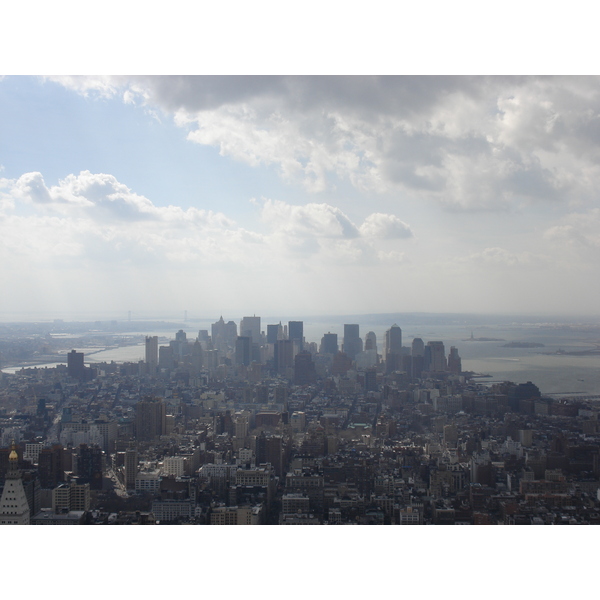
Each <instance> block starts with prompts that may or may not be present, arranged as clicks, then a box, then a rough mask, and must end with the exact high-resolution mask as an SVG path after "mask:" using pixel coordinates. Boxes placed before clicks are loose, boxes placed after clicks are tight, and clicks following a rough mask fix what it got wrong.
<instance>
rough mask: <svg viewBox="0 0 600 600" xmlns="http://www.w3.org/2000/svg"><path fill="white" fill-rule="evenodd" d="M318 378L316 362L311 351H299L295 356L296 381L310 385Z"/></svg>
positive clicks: (298, 383) (299, 383) (296, 382)
mask: <svg viewBox="0 0 600 600" xmlns="http://www.w3.org/2000/svg"><path fill="white" fill-rule="evenodd" d="M316 380H317V371H316V369H315V363H314V362H313V359H312V354H311V353H310V352H298V354H296V356H295V358H294V383H295V384H296V385H308V384H311V383H315V382H316Z"/></svg>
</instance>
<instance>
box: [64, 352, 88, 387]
mask: <svg viewBox="0 0 600 600" xmlns="http://www.w3.org/2000/svg"><path fill="white" fill-rule="evenodd" d="M67 373H68V375H69V377H72V378H73V379H78V380H79V381H83V380H84V379H85V366H84V364H83V352H76V351H75V350H71V352H69V353H68V354H67Z"/></svg>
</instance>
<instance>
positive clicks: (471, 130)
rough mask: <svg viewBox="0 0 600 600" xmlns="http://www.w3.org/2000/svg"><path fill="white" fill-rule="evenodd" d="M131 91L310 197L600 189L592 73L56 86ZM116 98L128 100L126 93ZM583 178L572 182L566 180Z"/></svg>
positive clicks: (457, 197) (473, 201) (514, 195)
mask: <svg viewBox="0 0 600 600" xmlns="http://www.w3.org/2000/svg"><path fill="white" fill-rule="evenodd" d="M58 81H60V83H62V84H63V85H66V86H67V87H70V88H71V89H74V90H76V91H78V92H79V93H84V94H89V93H90V92H91V91H95V92H96V93H98V94H100V95H103V96H106V95H111V94H112V95H115V96H116V95H117V94H127V95H126V100H127V101H128V102H131V101H133V98H134V97H135V98H137V99H139V101H140V102H142V103H145V105H146V106H147V107H152V106H156V107H160V108H161V109H162V110H163V111H166V112H168V113H170V114H172V115H174V116H175V118H176V122H177V123H179V124H181V125H185V126H186V127H188V128H189V127H191V128H192V130H191V131H190V133H189V139H190V140H192V141H195V142H196V143H199V144H204V145H211V146H215V147H217V148H219V151H220V152H221V154H223V155H224V156H230V157H232V158H234V159H236V160H241V161H244V162H247V163H248V164H250V165H253V166H257V165H260V164H266V165H278V166H279V168H280V171H281V175H282V177H283V178H284V179H285V180H286V181H299V182H302V183H303V184H304V185H305V186H306V188H307V189H308V190H309V191H311V192H318V191H323V190H325V189H327V188H328V187H330V186H331V181H330V175H335V176H337V177H341V178H345V179H347V180H348V181H349V182H350V183H351V184H352V185H354V186H355V187H356V188H358V189H360V190H363V191H370V192H373V191H374V192H384V191H386V190H387V191H390V190H398V189H400V190H404V191H405V192H407V193H410V194H411V195H413V196H415V197H421V198H424V199H428V200H430V201H436V202H440V203H442V204H443V205H445V206H448V207H451V208H454V209H460V210H465V209H468V210H471V209H477V210H480V209H485V210H495V209H501V210H505V209H506V208H507V207H509V206H511V205H513V204H515V203H516V204H520V203H523V202H527V203H530V202H546V201H548V200H551V201H568V202H573V203H576V202H582V201H584V202H587V201H589V200H590V199H591V198H593V197H594V194H595V190H596V189H597V188H598V186H599V185H600V168H599V167H597V165H598V162H599V161H598V159H599V158H600V150H599V148H600V144H598V142H599V141H600V85H599V80H598V78H595V77H566V78H565V77H543V78H532V77H383V78H380V77H177V76H169V77H147V76H145V77H130V78H125V77H118V78H106V77H100V78H92V79H82V78H61V79H59V80H58ZM124 97H125V96H124ZM575 172H579V173H580V174H581V176H578V177H574V176H573V173H575Z"/></svg>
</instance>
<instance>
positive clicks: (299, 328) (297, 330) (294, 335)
mask: <svg viewBox="0 0 600 600" xmlns="http://www.w3.org/2000/svg"><path fill="white" fill-rule="evenodd" d="M288 337H289V339H290V340H292V341H293V342H295V343H296V345H297V347H298V350H302V347H303V346H302V344H303V340H304V321H289V324H288Z"/></svg>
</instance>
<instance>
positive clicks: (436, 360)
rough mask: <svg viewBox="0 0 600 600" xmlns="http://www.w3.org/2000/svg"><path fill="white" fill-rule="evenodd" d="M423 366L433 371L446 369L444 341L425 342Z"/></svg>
mask: <svg viewBox="0 0 600 600" xmlns="http://www.w3.org/2000/svg"><path fill="white" fill-rule="evenodd" d="M423 368H424V370H425V371H434V372H437V373H439V372H443V371H446V370H447V368H446V351H445V349H444V342H437V341H436V342H427V346H426V347H425V364H424V366H423Z"/></svg>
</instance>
